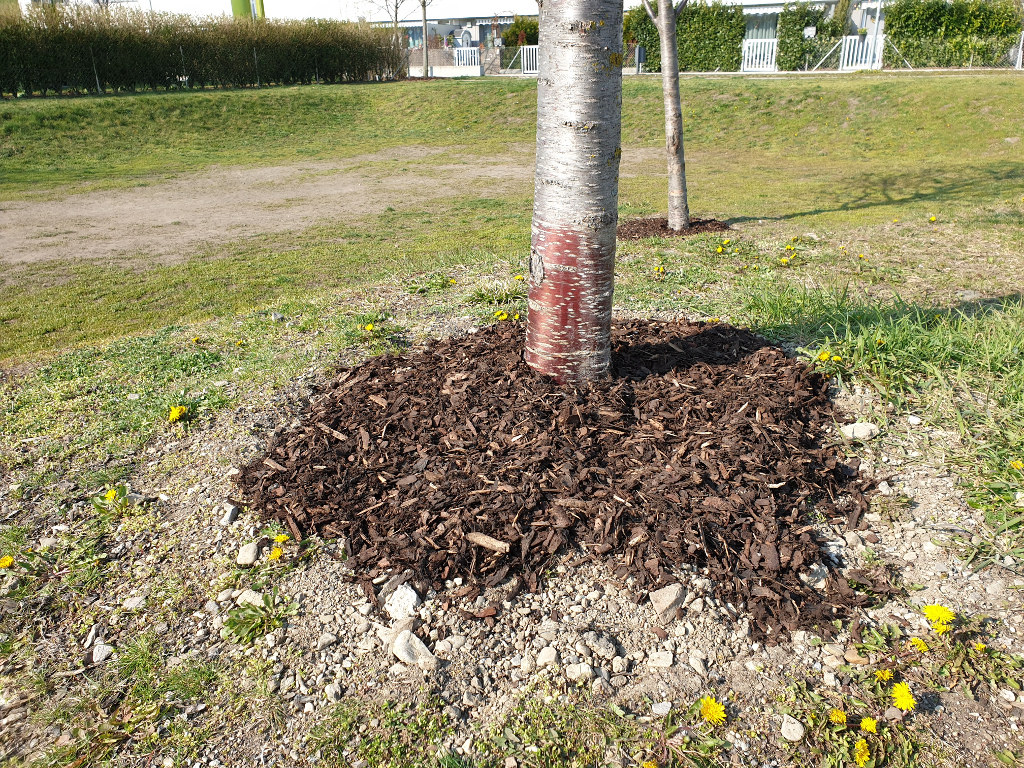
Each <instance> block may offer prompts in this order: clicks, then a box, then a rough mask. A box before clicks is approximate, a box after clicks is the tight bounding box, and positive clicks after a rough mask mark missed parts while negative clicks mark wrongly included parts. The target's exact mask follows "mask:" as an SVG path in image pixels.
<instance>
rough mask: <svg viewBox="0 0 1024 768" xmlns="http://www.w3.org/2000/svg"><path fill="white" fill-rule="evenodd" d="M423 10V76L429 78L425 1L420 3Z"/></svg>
mask: <svg viewBox="0 0 1024 768" xmlns="http://www.w3.org/2000/svg"><path fill="white" fill-rule="evenodd" d="M420 7H421V8H423V76H424V77H430V66H429V65H428V64H427V0H421V1H420Z"/></svg>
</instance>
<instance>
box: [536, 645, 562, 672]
mask: <svg viewBox="0 0 1024 768" xmlns="http://www.w3.org/2000/svg"><path fill="white" fill-rule="evenodd" d="M557 663H558V651H557V650H556V649H555V648H554V647H553V646H550V645H549V646H547V647H546V648H542V649H541V651H540V653H538V654H537V669H544V667H550V666H551V665H552V664H557Z"/></svg>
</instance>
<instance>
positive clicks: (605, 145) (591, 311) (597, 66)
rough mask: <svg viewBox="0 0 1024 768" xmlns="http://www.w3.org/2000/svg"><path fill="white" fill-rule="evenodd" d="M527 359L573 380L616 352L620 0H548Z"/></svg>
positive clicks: (589, 374) (602, 370) (592, 375)
mask: <svg viewBox="0 0 1024 768" xmlns="http://www.w3.org/2000/svg"><path fill="white" fill-rule="evenodd" d="M539 68H540V75H539V77H538V79H537V166H536V173H535V182H534V205H533V236H532V242H531V249H530V295H529V306H530V314H529V318H528V321H527V326H526V355H525V357H526V362H527V363H529V364H530V365H531V366H532V367H533V368H534V369H536V370H537V371H539V372H541V373H544V374H547V375H550V376H553V377H554V378H555V379H556V380H558V381H560V382H564V383H573V384H575V383H580V382H584V381H589V380H593V379H596V378H599V377H601V376H604V375H606V374H607V372H608V366H609V362H610V358H611V339H610V336H611V315H612V289H613V278H614V270H615V227H616V224H617V223H618V194H619V189H618V182H619V156H620V155H621V154H622V151H621V148H620V146H619V141H620V133H621V130H620V129H621V111H622V2H621V0H545V2H544V6H543V11H542V13H541V17H540V48H539Z"/></svg>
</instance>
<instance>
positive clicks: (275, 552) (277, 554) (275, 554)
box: [268, 547, 284, 560]
mask: <svg viewBox="0 0 1024 768" xmlns="http://www.w3.org/2000/svg"><path fill="white" fill-rule="evenodd" d="M283 554H284V550H283V549H281V548H280V547H274V548H273V549H272V550H270V554H269V555H268V557H269V558H270V559H271V560H280V559H281V555H283Z"/></svg>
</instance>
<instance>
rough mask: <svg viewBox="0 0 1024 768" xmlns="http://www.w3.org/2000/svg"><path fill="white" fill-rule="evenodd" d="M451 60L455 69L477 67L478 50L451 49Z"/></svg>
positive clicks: (478, 59) (478, 62)
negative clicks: (453, 61)
mask: <svg viewBox="0 0 1024 768" xmlns="http://www.w3.org/2000/svg"><path fill="white" fill-rule="evenodd" d="M452 58H453V59H454V60H455V66H456V67H479V66H480V49H479V48H452Z"/></svg>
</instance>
